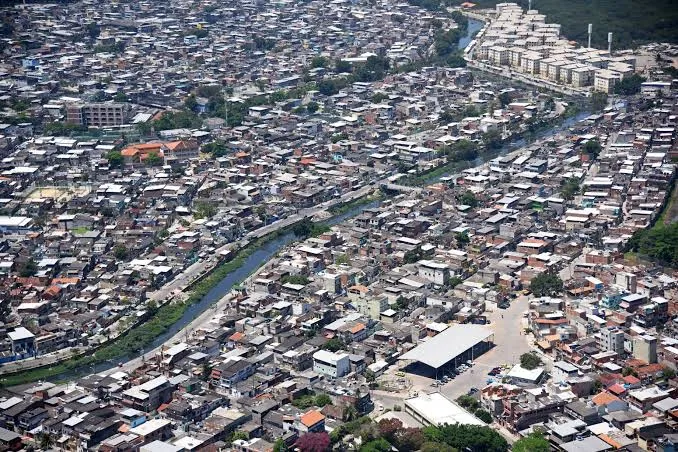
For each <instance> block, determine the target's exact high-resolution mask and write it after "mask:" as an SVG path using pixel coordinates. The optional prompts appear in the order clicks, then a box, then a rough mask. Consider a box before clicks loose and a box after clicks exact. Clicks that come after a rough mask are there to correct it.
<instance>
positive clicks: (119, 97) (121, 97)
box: [113, 91, 129, 103]
mask: <svg viewBox="0 0 678 452" xmlns="http://www.w3.org/2000/svg"><path fill="white" fill-rule="evenodd" d="M113 100H114V101H115V102H120V103H122V102H127V101H128V100H129V99H127V94H125V93H123V92H122V91H119V92H117V93H115V96H113Z"/></svg>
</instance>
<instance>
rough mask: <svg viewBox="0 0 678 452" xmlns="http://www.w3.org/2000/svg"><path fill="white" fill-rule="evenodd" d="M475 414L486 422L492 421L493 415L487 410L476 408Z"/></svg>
mask: <svg viewBox="0 0 678 452" xmlns="http://www.w3.org/2000/svg"><path fill="white" fill-rule="evenodd" d="M473 414H475V415H476V417H477V418H478V419H480V420H481V421H483V422H484V423H486V424H491V423H492V415H491V414H490V413H488V412H487V411H485V410H475V411H474V412H473Z"/></svg>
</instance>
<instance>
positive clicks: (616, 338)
mask: <svg viewBox="0 0 678 452" xmlns="http://www.w3.org/2000/svg"><path fill="white" fill-rule="evenodd" d="M600 334H601V340H600V344H599V345H600V348H601V350H604V351H611V352H615V353H617V354H620V355H621V354H623V353H624V332H623V331H622V330H621V329H619V328H616V327H608V328H603V329H602V330H600Z"/></svg>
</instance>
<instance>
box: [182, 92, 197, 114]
mask: <svg viewBox="0 0 678 452" xmlns="http://www.w3.org/2000/svg"><path fill="white" fill-rule="evenodd" d="M184 108H185V109H186V110H191V111H195V109H196V108H198V101H197V99H196V97H195V94H191V95H189V96H188V97H186V99H185V100H184Z"/></svg>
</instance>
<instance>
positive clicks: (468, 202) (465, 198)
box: [459, 190, 478, 207]
mask: <svg viewBox="0 0 678 452" xmlns="http://www.w3.org/2000/svg"><path fill="white" fill-rule="evenodd" d="M459 202H460V203H461V204H463V205H465V206H471V207H476V206H477V205H478V199H476V195H475V194H474V193H473V192H472V191H471V190H466V191H464V193H462V194H461V196H459Z"/></svg>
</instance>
